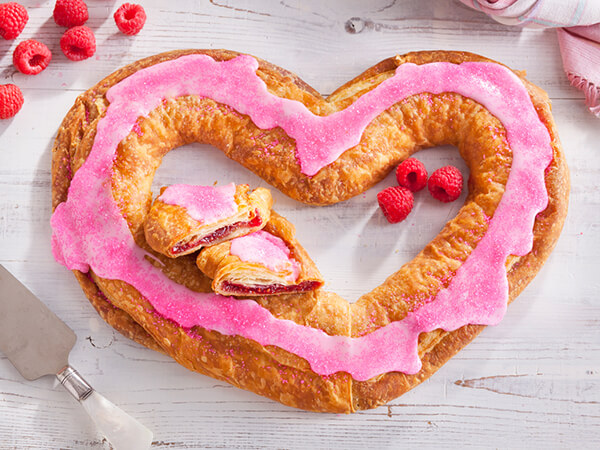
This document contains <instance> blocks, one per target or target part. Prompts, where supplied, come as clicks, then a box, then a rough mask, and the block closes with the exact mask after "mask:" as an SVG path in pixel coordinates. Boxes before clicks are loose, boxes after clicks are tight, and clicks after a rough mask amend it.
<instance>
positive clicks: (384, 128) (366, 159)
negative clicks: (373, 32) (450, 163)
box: [52, 50, 569, 412]
mask: <svg viewBox="0 0 600 450" xmlns="http://www.w3.org/2000/svg"><path fill="white" fill-rule="evenodd" d="M191 74H193V75H194V76H184V75H191ZM229 74H231V77H230V76H229ZM216 80H220V81H219V82H217V81H216ZM229 80H232V81H229ZM141 82H143V83H144V86H145V89H144V90H143V92H144V93H143V95H142V94H139V93H138V94H135V93H136V92H138V91H141V90H136V89H135V87H136V85H137V84H138V83H141ZM219 83H225V85H226V86H225V87H226V88H224V89H222V85H221V84H219ZM166 92H171V93H173V92H174V93H175V94H170V96H168V97H166V98H165V96H164V95H165V93H166ZM135 95H138V97H136V96H135ZM267 100H268V102H267V103H268V107H265V105H266V104H267V103H265V101H267ZM290 100H292V101H290ZM117 125H120V126H117ZM99 136H102V139H99V138H98V137H99ZM190 142H204V143H209V144H212V145H214V146H215V147H217V148H219V149H220V150H221V151H223V152H224V153H225V154H226V155H227V156H228V157H229V158H231V159H233V160H235V161H237V162H239V163H241V164H243V165H244V166H245V167H247V168H248V169H250V170H252V171H253V172H255V173H257V174H258V175H259V176H261V177H262V178H263V179H265V180H266V181H267V182H269V183H271V184H272V185H274V186H275V187H277V188H278V189H280V190H281V191H282V192H284V193H285V194H287V195H289V196H290V197H292V198H294V199H297V200H299V201H302V202H305V203H308V204H313V205H322V204H331V203H335V202H339V201H342V200H346V199H349V198H351V197H353V196H355V195H357V194H359V193H361V192H363V191H365V190H366V189H368V188H370V187H371V186H373V185H374V184H375V183H377V182H378V181H380V180H381V179H383V178H384V177H385V176H386V174H388V173H389V172H390V170H392V169H393V168H394V167H395V166H396V165H397V164H398V163H399V162H400V161H402V160H404V159H406V158H407V157H409V156H410V155H412V154H413V153H415V152H416V151H418V150H421V149H424V148H427V147H432V146H436V145H444V144H450V145H454V146H456V147H458V150H459V152H460V154H461V156H462V157H463V158H464V160H465V161H466V163H467V165H468V167H469V169H470V181H469V195H468V197H467V199H466V202H465V204H464V205H463V206H462V208H461V209H460V211H459V212H458V214H457V215H456V217H454V218H453V219H451V220H450V221H448V223H447V224H446V225H445V226H444V227H443V229H442V230H441V231H440V233H439V234H438V235H437V236H436V237H435V238H434V239H433V240H432V241H431V242H430V243H429V244H427V245H426V246H425V248H424V249H423V250H422V251H421V252H420V253H419V254H418V255H417V256H416V257H415V258H414V259H413V260H412V261H411V262H409V263H408V264H405V265H404V266H402V267H400V268H399V269H398V271H397V272H395V273H393V274H391V275H390V276H389V277H388V278H387V280H386V281H385V282H384V283H383V284H382V285H380V286H379V287H377V288H375V289H374V290H373V291H371V292H369V293H366V294H365V295H363V296H362V297H361V298H360V299H359V300H358V301H357V302H356V303H354V304H349V303H348V302H347V301H345V300H344V299H342V298H341V297H339V296H338V295H336V294H334V293H330V292H326V291H324V290H321V289H320V290H317V291H313V292H308V293H300V294H290V295H287V294H284V295H277V296H268V297H267V296H258V297H253V298H251V299H247V300H235V299H229V298H226V297H222V296H218V295H216V294H212V293H210V292H211V281H210V279H208V278H207V277H205V276H204V275H203V274H202V273H201V272H200V271H199V270H198V269H197V268H196V266H195V261H194V257H193V255H186V256H182V257H179V258H175V259H171V258H167V257H164V256H163V255H160V254H158V253H156V252H152V250H151V249H150V247H149V246H148V245H147V243H146V241H145V237H144V231H143V228H144V227H143V224H144V220H145V218H146V216H147V214H148V211H149V210H150V205H151V199H152V194H151V192H150V186H151V180H152V177H153V175H154V172H155V170H156V169H157V167H158V166H159V164H160V161H161V158H162V157H163V156H164V155H165V154H166V153H167V152H168V151H169V150H171V149H173V148H175V147H178V146H180V145H184V144H187V143H190ZM98 174H102V176H106V177H108V178H106V179H98V178H97V177H98V176H99V175H98ZM52 177H53V178H52V180H53V207H54V208H55V212H54V215H53V217H52V226H53V250H54V254H55V257H56V258H57V260H58V261H60V262H61V263H63V264H65V265H66V266H67V267H69V268H70V269H73V270H74V271H75V274H76V276H77V278H78V280H79V281H80V283H81V285H82V287H83V289H84V291H85V293H86V295H87V296H88V298H89V299H90V301H91V302H92V304H93V305H94V307H95V308H96V309H97V310H98V311H99V312H100V314H101V315H102V317H103V318H104V319H105V320H107V322H108V323H110V324H111V325H113V326H115V327H116V328H117V329H118V330H119V331H121V332H123V333H124V334H125V335H127V336H129V337H131V338H133V339H135V340H137V341H138V342H141V343H142V344H144V345H146V346H149V347H153V348H160V349H161V350H162V351H164V352H165V353H167V354H169V355H171V356H172V357H173V358H174V359H175V360H177V361H178V362H179V363H181V364H183V365H184V366H186V367H188V368H190V369H192V370H196V371H198V372H200V373H203V374H206V375H209V376H212V377H215V378H217V379H220V380H225V381H227V382H229V383H231V384H233V385H235V386H238V387H241V388H244V389H248V390H251V391H254V392H256V393H258V394H260V395H264V396H266V397H269V398H272V399H274V400H277V401H280V402H282V403H284V404H286V405H290V406H294V407H297V408H303V409H308V410H313V411H331V412H352V411H356V410H360V409H366V408H374V407H376V406H378V405H381V404H383V403H386V402H388V401H390V400H391V399H393V398H396V397H397V396H399V395H401V394H403V393H405V392H406V391H408V390H410V389H411V388H413V387H414V386H416V385H417V384H419V383H420V382H422V381H423V380H425V379H426V378H428V377H429V376H430V375H431V374H432V373H434V372H435V371H436V370H437V369H438V368H439V367H441V366H442V365H443V364H444V363H445V362H446V361H448V360H449V359H450V358H451V357H452V356H453V355H454V354H455V353H456V352H458V351H459V350H460V349H461V348H462V347H464V346H465V345H466V344H467V343H469V342H470V341H471V340H472V339H473V338H474V337H475V336H476V335H477V334H478V333H479V332H480V331H481V330H482V329H483V328H484V326H483V324H495V323H497V322H498V321H499V320H500V319H501V317H502V315H503V313H504V310H505V308H506V304H507V302H510V301H512V300H513V299H514V298H515V297H516V296H517V295H518V294H519V293H520V292H521V291H522V290H523V288H524V287H525V286H526V285H527V284H528V283H529V281H530V280H531V279H532V278H533V277H534V276H535V274H536V273H537V272H538V271H539V269H540V267H541V266H542V264H543V262H544V261H545V260H546V259H547V257H548V255H549V254H550V251H551V250H552V248H553V247H554V245H555V243H556V240H557V238H558V236H559V234H560V231H561V228H562V225H563V222H564V218H565V215H566V211H567V200H568V191H569V181H568V179H569V176H568V170H567V166H566V163H565V158H564V155H563V152H562V150H561V146H560V143H559V140H558V135H557V132H556V127H555V125H554V121H553V119H552V116H551V113H550V104H549V101H548V97H547V96H546V94H545V93H544V92H543V91H542V90H541V89H539V88H537V87H535V86H534V85H532V84H531V83H529V82H528V81H527V80H526V79H525V78H524V76H523V74H522V73H519V72H513V71H511V70H509V69H507V68H506V67H505V66H502V65H500V64H498V63H495V62H493V61H490V60H489V59H486V58H483V57H481V56H477V55H473V54H469V53H464V52H444V51H427V52H415V53H409V54H406V55H400V56H395V57H392V58H389V59H386V60H384V61H382V62H381V63H379V64H376V65H375V66H373V67H371V68H370V69H368V70H367V71H365V72H364V73H363V74H361V75H359V76H358V77H356V78H355V79H353V80H352V81H350V82H348V83H346V84H345V85H344V86H342V87H341V88H339V89H338V90H336V91H335V92H334V93H333V94H332V95H330V96H329V97H328V98H327V99H324V98H323V97H321V96H320V95H319V94H318V93H317V92H315V91H314V90H313V89H312V88H310V87H309V86H307V85H306V84H305V83H304V82H302V81H301V80H300V79H299V78H298V77H296V76H295V75H293V74H291V73H290V72H287V71H285V70H283V69H281V68H279V67H276V66H274V65H272V64H269V63H267V62H265V61H262V60H257V59H254V58H252V57H250V56H247V55H239V54H238V53H235V52H230V51H225V50H185V51H174V52H168V53H164V54H161V55H156V56H152V57H149V58H146V59H143V60H141V61H138V62H136V63H133V64H131V65H129V66H126V67H124V68H122V69H120V70H118V71H117V72H115V73H113V74H111V75H109V76H108V77H107V78H105V79H104V80H102V81H101V82H100V83H98V84H97V85H96V86H94V87H93V88H91V89H90V90H88V91H87V92H85V93H84V94H82V95H81V96H80V97H79V98H78V99H77V100H76V102H75V105H74V106H73V108H72V109H71V110H70V111H69V113H68V114H67V116H66V117H65V119H64V121H63V123H62V125H61V127H60V129H59V131H58V135H57V138H56V142H55V145H54V148H53V165H52ZM90 190H92V191H93V192H89V191H90ZM89 202H94V203H89ZM98 202H99V203H98ZM98 211H102V219H99V218H98V217H97V215H98V214H96V212H98ZM507 224H510V226H508V225H507ZM148 254H154V256H155V258H156V259H158V260H159V261H158V262H157V261H150V260H149V258H148ZM163 292H168V293H169V295H168V297H169V302H165V301H164V298H163V297H165V295H163V294H161V293H163ZM165 319H168V320H165Z"/></svg>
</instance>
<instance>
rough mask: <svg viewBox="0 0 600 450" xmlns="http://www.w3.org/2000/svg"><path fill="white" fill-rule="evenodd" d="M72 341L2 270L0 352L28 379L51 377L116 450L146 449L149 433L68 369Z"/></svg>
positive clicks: (49, 313)
mask: <svg viewBox="0 0 600 450" xmlns="http://www.w3.org/2000/svg"><path fill="white" fill-rule="evenodd" d="M76 339H77V337H76V336H75V333H74V332H73V330H71V329H70V328H69V327H68V326H67V325H66V324H65V323H64V322H63V321H62V320H60V319H59V318H58V317H57V316H56V315H55V314H54V313H53V312H52V311H50V310H49V309H48V308H47V307H46V305H44V304H43V303H42V302H41V301H40V300H39V299H38V298H37V297H36V296H35V295H33V294H32V293H31V292H30V291H29V290H28V289H27V288H26V287H25V286H24V285H23V284H21V282H20V281H19V280H17V279H16V278H15V277H13V276H12V275H11V274H10V272H8V270H6V269H5V268H4V266H2V265H0V351H2V352H3V353H4V354H5V355H6V356H7V357H8V359H9V360H10V362H12V363H13V365H14V366H15V367H16V368H17V370H18V371H19V372H20V373H21V375H23V377H25V378H26V379H28V380H36V379H38V378H40V377H42V376H44V375H55V376H56V377H57V378H58V380H59V381H60V383H61V384H62V385H63V386H64V388H65V389H66V390H67V391H69V393H70V394H71V395H72V396H73V397H75V398H76V399H77V400H78V401H79V402H80V403H81V404H82V405H83V407H84V408H85V410H86V411H87V412H88V414H89V415H90V417H91V418H92V419H93V420H94V422H95V423H96V425H97V427H98V429H99V430H100V432H101V433H102V434H103V435H104V436H105V437H106V439H108V441H109V442H110V443H111V444H112V445H113V447H115V448H116V449H117V450H121V449H124V450H137V449H140V450H141V449H147V448H149V447H150V445H151V444H152V432H151V431H150V430H149V429H147V428H146V427H145V426H143V425H142V424H141V423H139V422H138V421H137V420H135V419H134V418H133V417H131V416H129V415H128V414H127V413H125V412H124V411H122V410H121V409H119V408H117V407H116V406H115V405H113V404H112V403H111V402H109V401H108V400H107V399H105V398H104V397H103V396H102V395H100V394H99V393H97V392H96V391H95V390H94V389H93V388H92V387H91V386H90V385H89V384H88V383H86V381H85V380H84V379H83V378H82V377H81V375H79V374H78V373H77V371H76V370H75V369H73V368H72V367H71V366H69V352H70V351H71V349H72V348H73V345H75V340H76Z"/></svg>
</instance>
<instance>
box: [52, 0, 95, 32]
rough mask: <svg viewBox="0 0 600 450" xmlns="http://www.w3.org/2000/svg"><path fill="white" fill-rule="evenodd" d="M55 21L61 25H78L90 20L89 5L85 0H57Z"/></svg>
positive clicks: (68, 26) (54, 14)
mask: <svg viewBox="0 0 600 450" xmlns="http://www.w3.org/2000/svg"><path fill="white" fill-rule="evenodd" d="M52 15H53V16H54V21H55V22H56V25H58V26H59V27H67V28H71V27H77V26H80V25H83V24H84V23H86V22H87V20H88V17H89V15H88V9H87V5H86V4H85V3H84V2H83V0H56V4H55V5H54V13H53V14H52Z"/></svg>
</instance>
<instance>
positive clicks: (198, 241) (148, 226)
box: [144, 183, 273, 258]
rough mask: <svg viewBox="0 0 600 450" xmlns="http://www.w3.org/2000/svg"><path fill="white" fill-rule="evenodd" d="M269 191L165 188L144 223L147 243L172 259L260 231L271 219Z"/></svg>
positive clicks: (232, 187)
mask: <svg viewBox="0 0 600 450" xmlns="http://www.w3.org/2000/svg"><path fill="white" fill-rule="evenodd" d="M271 206H273V199H272V197H271V193H270V192H269V190H268V189H264V188H257V189H255V190H254V191H252V192H250V188H249V186H248V185H247V184H241V185H237V186H236V185H235V184H233V183H231V184H228V185H226V186H219V187H216V186H192V185H185V184H174V185H172V186H169V187H167V188H162V189H161V191H160V195H159V196H158V198H157V199H156V201H155V202H154V204H153V205H152V207H151V208H150V211H149V213H148V215H147V216H146V219H145V221H144V234H145V236H146V241H147V242H148V244H149V245H150V247H152V248H153V249H154V250H156V251H157V252H159V253H162V254H163V255H166V256H168V257H170V258H176V257H177V256H181V255H187V254H188V253H193V252H195V251H196V250H198V249H200V248H201V247H205V246H209V245H215V244H218V243H220V242H223V241H226V240H228V239H233V238H235V237H238V236H243V235H245V234H248V233H252V232H254V231H257V230H260V229H261V228H263V227H264V226H265V225H266V223H267V222H268V221H269V217H270V214H271Z"/></svg>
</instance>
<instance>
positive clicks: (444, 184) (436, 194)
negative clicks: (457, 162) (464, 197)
mask: <svg viewBox="0 0 600 450" xmlns="http://www.w3.org/2000/svg"><path fill="white" fill-rule="evenodd" d="M462 185H463V177H462V174H461V173H460V170H458V169H457V168H456V167H454V166H445V167H442V168H440V169H438V170H436V171H435V172H433V173H432V174H431V177H429V182H428V185H427V187H428V188H429V192H430V193H431V195H432V196H433V198H435V199H437V200H440V201H441V202H444V203H448V202H453V201H454V200H456V199H457V198H458V197H460V193H461V192H462Z"/></svg>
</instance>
